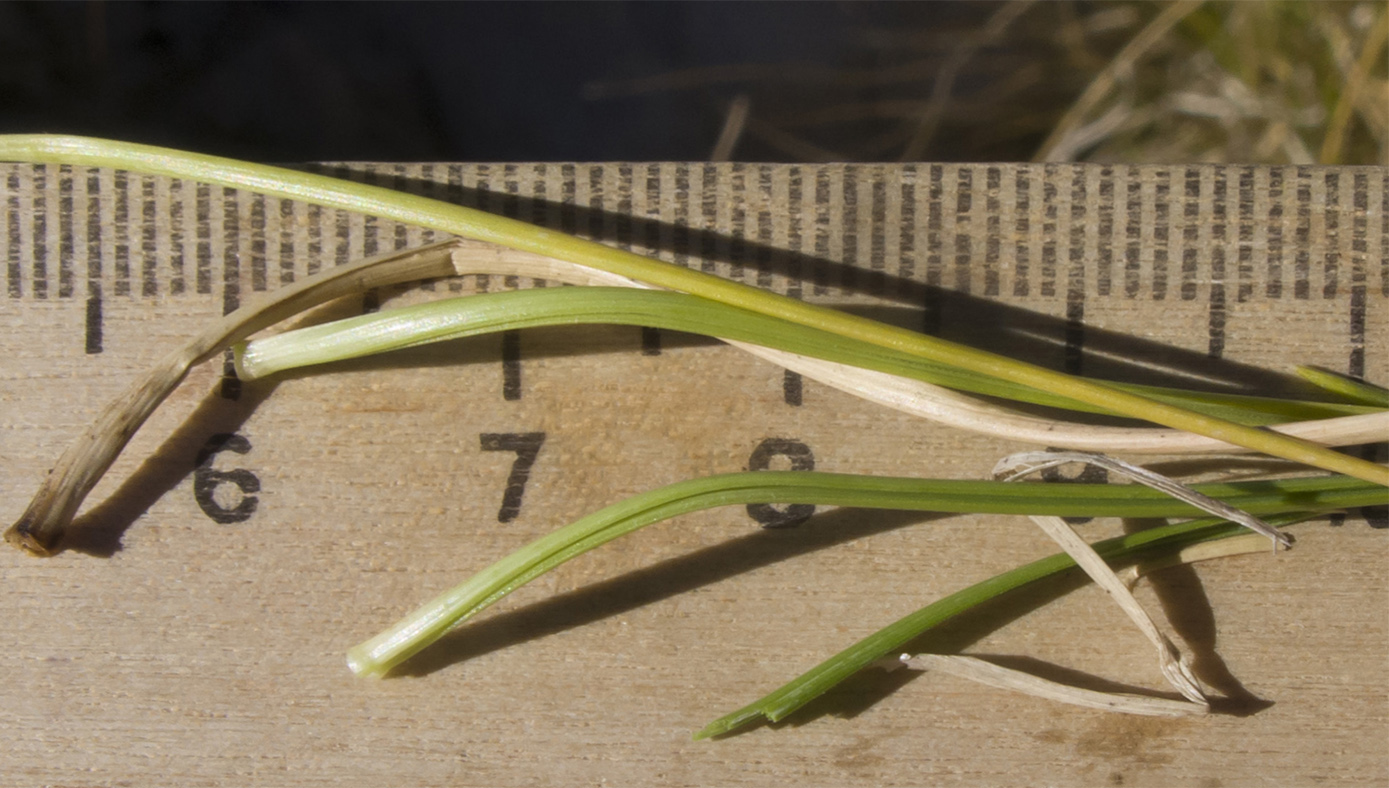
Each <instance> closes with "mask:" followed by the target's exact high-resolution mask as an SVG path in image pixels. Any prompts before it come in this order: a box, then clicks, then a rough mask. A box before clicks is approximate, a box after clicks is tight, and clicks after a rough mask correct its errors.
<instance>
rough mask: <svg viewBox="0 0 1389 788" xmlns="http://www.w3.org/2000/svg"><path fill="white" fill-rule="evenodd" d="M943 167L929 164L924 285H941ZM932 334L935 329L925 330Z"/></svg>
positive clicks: (933, 286)
mask: <svg viewBox="0 0 1389 788" xmlns="http://www.w3.org/2000/svg"><path fill="white" fill-rule="evenodd" d="M944 179H945V168H944V167H943V166H941V165H939V164H932V165H931V175H930V186H929V187H928V190H927V192H926V285H927V286H928V287H932V288H935V287H940V285H941V273H942V272H941V245H942V242H941V226H942V223H943V222H944V217H943V216H942V214H943V208H942V205H941V203H942V200H943V199H944V192H945V185H944ZM926 333H928V334H934V333H936V332H935V331H927V332H926Z"/></svg>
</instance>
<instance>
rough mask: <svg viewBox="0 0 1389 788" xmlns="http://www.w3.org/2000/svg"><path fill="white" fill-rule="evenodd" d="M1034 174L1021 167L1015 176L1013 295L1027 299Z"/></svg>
mask: <svg viewBox="0 0 1389 788" xmlns="http://www.w3.org/2000/svg"><path fill="white" fill-rule="evenodd" d="M1031 175H1032V173H1031V171H1030V169H1029V168H1027V167H1019V168H1018V170H1017V172H1016V173H1015V174H1014V175H1013V216H1014V219H1013V234H1014V236H1016V237H1017V239H1018V240H1017V241H1016V242H1015V243H1014V244H1013V295H1014V296H1015V297H1017V298H1025V297H1026V296H1027V295H1028V293H1029V292H1030V291H1031V287H1030V283H1031V280H1030V279H1029V278H1028V277H1029V275H1030V273H1031V272H1030V270H1029V266H1030V262H1031V261H1030V254H1031V251H1032V247H1031V244H1030V243H1029V240H1028V239H1029V238H1030V237H1031V235H1032V218H1031V211H1032V194H1031V191H1032V177H1031Z"/></svg>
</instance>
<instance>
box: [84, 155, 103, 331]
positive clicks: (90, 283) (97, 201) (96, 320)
mask: <svg viewBox="0 0 1389 788" xmlns="http://www.w3.org/2000/svg"><path fill="white" fill-rule="evenodd" d="M103 227H105V223H104V222H103V221H102V216H101V170H100V169H97V168H96V167H91V168H88V169H87V313H86V326H85V330H84V332H83V334H84V338H83V349H84V351H85V352H86V353H87V355H96V354H97V353H100V352H101V351H102V349H103V347H104V344H103V340H104V337H103V329H104V326H103V323H102V320H103V315H102V297H101V296H102V293H101V260H102V254H101V236H102V228H103Z"/></svg>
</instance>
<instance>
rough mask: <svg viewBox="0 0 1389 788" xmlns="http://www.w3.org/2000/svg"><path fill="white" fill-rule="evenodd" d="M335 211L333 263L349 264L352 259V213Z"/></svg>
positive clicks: (335, 264) (336, 264)
mask: <svg viewBox="0 0 1389 788" xmlns="http://www.w3.org/2000/svg"><path fill="white" fill-rule="evenodd" d="M333 213H334V216H333V265H334V266H339V265H347V264H348V263H349V262H350V261H351V260H352V214H350V213H348V212H347V211H334V212H333Z"/></svg>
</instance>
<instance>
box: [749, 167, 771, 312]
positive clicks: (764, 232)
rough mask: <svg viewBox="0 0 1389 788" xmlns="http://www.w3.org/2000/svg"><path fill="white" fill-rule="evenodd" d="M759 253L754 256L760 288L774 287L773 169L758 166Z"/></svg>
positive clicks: (754, 265)
mask: <svg viewBox="0 0 1389 788" xmlns="http://www.w3.org/2000/svg"><path fill="white" fill-rule="evenodd" d="M756 174H757V196H758V200H757V212H756V216H757V219H756V221H757V253H756V254H755V255H754V256H753V267H754V270H755V271H756V282H757V286H758V287H762V288H770V287H771V286H772V211H771V207H770V206H771V205H772V199H773V197H772V168H771V167H770V166H768V165H766V164H761V165H757V168H756Z"/></svg>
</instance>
